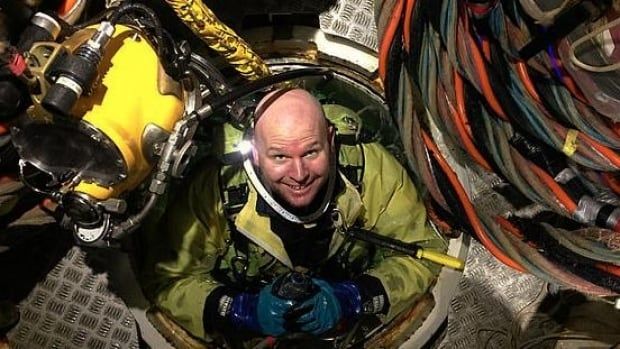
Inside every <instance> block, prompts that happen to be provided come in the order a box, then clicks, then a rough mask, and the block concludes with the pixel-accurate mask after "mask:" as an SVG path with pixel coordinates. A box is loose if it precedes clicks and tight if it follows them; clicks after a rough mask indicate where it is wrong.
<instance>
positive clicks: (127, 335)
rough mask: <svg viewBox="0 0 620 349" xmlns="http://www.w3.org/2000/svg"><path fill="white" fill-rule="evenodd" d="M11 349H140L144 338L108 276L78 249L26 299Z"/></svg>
mask: <svg viewBox="0 0 620 349" xmlns="http://www.w3.org/2000/svg"><path fill="white" fill-rule="evenodd" d="M19 310H20V314H21V319H20V322H19V324H18V325H17V326H16V327H15V328H13V329H12V330H11V331H10V332H9V334H8V338H9V343H10V345H11V348H15V349H19V348H28V349H30V348H94V349H103V348H131V349H133V348H135V349H137V348H138V347H139V345H138V332H137V328H136V325H135V319H134V317H133V315H132V314H131V313H130V312H129V310H128V309H127V306H126V305H125V304H124V303H123V301H122V300H121V299H120V298H118V297H117V296H116V295H114V294H113V293H111V292H110V291H109V288H108V280H107V275H106V274H96V273H94V271H93V269H92V268H90V267H89V266H88V265H87V264H86V254H85V252H84V251H82V250H81V249H79V248H78V247H73V248H72V249H70V250H69V252H68V253H67V255H66V256H65V257H64V258H63V259H62V260H61V261H60V262H59V263H58V264H57V265H56V266H55V267H54V269H52V271H51V272H50V273H49V274H48V275H47V276H46V277H45V279H44V280H43V281H42V282H40V283H38V284H37V285H36V287H35V288H34V289H33V290H32V292H30V294H29V295H28V297H27V298H26V299H24V300H23V301H22V302H21V303H20V305H19Z"/></svg>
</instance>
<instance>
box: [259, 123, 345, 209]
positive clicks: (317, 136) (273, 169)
mask: <svg viewBox="0 0 620 349" xmlns="http://www.w3.org/2000/svg"><path fill="white" fill-rule="evenodd" d="M321 118H322V115H321ZM261 123H262V125H260V127H257V129H256V134H255V138H254V152H253V155H254V163H255V165H257V166H258V167H259V169H260V171H261V173H262V180H263V184H264V185H265V186H266V187H267V188H269V189H270V190H271V191H272V192H273V193H274V194H276V195H277V196H278V197H279V198H280V199H281V200H283V201H284V203H286V204H288V205H289V206H291V207H293V208H297V209H303V208H305V207H307V206H308V205H310V203H312V202H313V200H314V199H315V198H316V196H317V194H318V192H319V191H320V190H321V188H322V187H323V185H324V184H325V183H326V182H327V179H328V178H329V170H330V166H329V164H330V156H331V153H332V144H333V143H332V141H331V140H332V136H333V130H332V129H331V128H328V127H327V124H326V122H325V120H323V119H321V120H320V121H319V122H317V120H316V118H313V117H303V116H302V117H296V116H289V117H287V116H286V115H279V116H277V115H273V116H270V117H269V119H265V120H261Z"/></svg>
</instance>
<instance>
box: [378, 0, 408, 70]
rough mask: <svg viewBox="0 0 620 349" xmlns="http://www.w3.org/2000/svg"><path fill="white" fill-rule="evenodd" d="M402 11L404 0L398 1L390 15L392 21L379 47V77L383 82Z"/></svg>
mask: <svg viewBox="0 0 620 349" xmlns="http://www.w3.org/2000/svg"><path fill="white" fill-rule="evenodd" d="M402 11H403V0H397V2H396V4H395V5H394V8H393V9H392V13H391V14H390V21H389V22H388V25H387V27H386V28H385V33H384V34H383V38H382V39H381V46H380V47H379V77H380V78H381V80H383V81H385V78H386V75H387V64H388V62H387V60H388V57H389V55H390V47H391V46H392V41H393V40H394V36H395V35H396V29H398V24H399V23H400V17H401V14H402Z"/></svg>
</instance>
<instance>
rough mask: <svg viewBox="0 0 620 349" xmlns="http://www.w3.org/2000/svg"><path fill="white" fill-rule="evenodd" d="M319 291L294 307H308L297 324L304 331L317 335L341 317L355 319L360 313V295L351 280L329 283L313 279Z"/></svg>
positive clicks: (325, 330)
mask: <svg viewBox="0 0 620 349" xmlns="http://www.w3.org/2000/svg"><path fill="white" fill-rule="evenodd" d="M312 281H313V283H314V284H315V285H316V286H318V288H319V291H318V292H317V293H316V294H315V295H314V296H312V297H311V298H310V299H308V300H306V301H304V302H303V303H302V304H301V305H298V306H296V307H295V309H309V311H308V312H307V313H305V314H304V315H302V316H300V317H299V318H298V320H297V324H298V325H299V326H300V328H301V330H302V331H304V332H309V333H312V334H314V335H319V334H322V333H325V332H327V331H329V330H330V329H332V328H334V327H335V326H336V325H337V324H338V323H339V322H340V320H341V319H347V320H355V319H357V318H358V317H359V316H360V314H361V313H362V297H361V295H360V292H359V290H358V288H357V286H356V285H355V283H353V282H351V281H345V282H338V283H333V284H330V283H329V282H327V281H325V280H322V279H313V280H312Z"/></svg>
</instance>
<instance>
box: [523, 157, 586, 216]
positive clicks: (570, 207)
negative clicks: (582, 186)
mask: <svg viewBox="0 0 620 349" xmlns="http://www.w3.org/2000/svg"><path fill="white" fill-rule="evenodd" d="M527 163H528V166H529V167H530V169H531V170H532V172H534V174H535V175H536V177H538V178H539V179H540V180H541V181H542V182H543V183H544V184H545V185H547V187H548V188H549V189H550V190H551V191H552V192H553V194H554V195H555V197H556V198H557V199H558V201H559V202H560V203H561V204H562V206H564V208H565V209H566V210H567V211H568V213H570V214H571V215H572V214H573V213H575V211H576V210H577V204H575V202H574V201H573V199H571V197H570V196H568V194H567V193H566V191H565V190H564V188H562V187H561V186H560V184H558V182H556V181H555V180H554V179H553V177H551V176H550V175H549V174H548V173H547V172H545V171H543V169H541V168H540V167H538V166H536V165H535V164H534V163H532V162H530V161H528V162H527Z"/></svg>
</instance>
